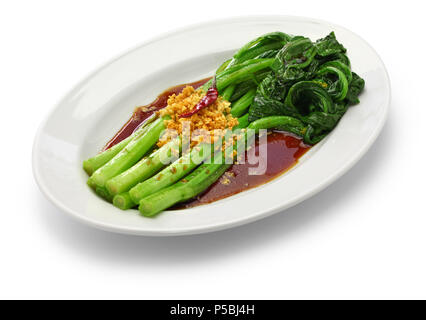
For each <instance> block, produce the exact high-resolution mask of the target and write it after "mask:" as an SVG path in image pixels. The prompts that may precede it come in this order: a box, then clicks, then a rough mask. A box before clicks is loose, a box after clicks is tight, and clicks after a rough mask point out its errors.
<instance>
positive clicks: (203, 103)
mask: <svg viewBox="0 0 426 320" xmlns="http://www.w3.org/2000/svg"><path fill="white" fill-rule="evenodd" d="M218 97H219V92H218V91H217V88H216V76H215V77H214V78H213V81H212V85H211V86H210V88H209V89H208V90H207V93H206V95H205V96H204V97H203V98H202V99H201V100H200V102H198V103H197V105H196V106H195V107H194V108H193V109H192V110H191V111H189V112H187V113H183V114H181V115H180V116H179V117H180V118H189V117H191V116H193V115H194V114H196V113H197V112H198V111H200V110H201V109H204V108H206V107H208V106H209V105H211V104H213V103H215V101H216V100H217V98H218Z"/></svg>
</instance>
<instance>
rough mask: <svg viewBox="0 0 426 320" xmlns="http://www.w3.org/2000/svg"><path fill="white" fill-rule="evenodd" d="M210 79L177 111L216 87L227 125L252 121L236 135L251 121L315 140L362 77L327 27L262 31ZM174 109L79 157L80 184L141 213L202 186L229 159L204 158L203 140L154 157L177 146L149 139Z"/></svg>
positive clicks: (246, 135)
mask: <svg viewBox="0 0 426 320" xmlns="http://www.w3.org/2000/svg"><path fill="white" fill-rule="evenodd" d="M214 79H215V80H216V81H212V80H210V81H209V82H207V83H206V84H205V85H204V86H203V87H202V89H201V90H203V92H204V94H207V96H206V97H205V98H204V100H201V101H202V103H199V104H198V105H197V106H195V107H194V108H193V109H192V110H187V111H186V113H181V114H180V117H181V118H192V117H197V115H196V113H197V112H200V111H201V110H202V109H204V108H206V107H207V106H210V105H212V104H213V103H218V101H216V100H217V98H218V96H217V93H219V95H220V96H219V100H220V101H219V102H220V103H222V107H223V104H224V103H225V105H226V103H227V104H228V105H229V103H231V107H230V112H229V114H228V115H227V116H226V119H230V118H232V119H234V120H233V121H234V122H235V123H236V122H238V126H235V127H234V128H233V130H234V132H236V131H237V130H239V129H242V128H249V129H255V130H254V131H253V130H251V131H250V130H245V131H243V133H242V134H241V135H240V138H242V139H243V140H250V139H252V138H253V136H254V133H253V132H258V130H259V129H278V130H282V131H287V132H290V133H292V134H295V135H297V136H299V137H301V138H302V139H303V141H304V142H305V143H307V144H316V143H318V142H319V141H321V140H322V139H323V138H324V137H325V136H326V135H327V134H328V133H330V132H331V131H332V130H333V129H334V128H335V127H336V125H337V124H338V122H339V120H340V119H341V118H342V116H343V115H344V114H345V112H346V111H347V109H348V107H349V106H351V105H354V104H357V103H358V102H359V100H358V96H359V94H360V93H361V91H362V90H363V88H364V80H363V79H362V78H361V77H359V76H358V75H357V74H356V73H354V72H352V71H351V65H350V60H349V58H348V56H347V55H346V49H345V48H344V46H343V45H342V44H340V43H339V42H338V41H337V39H336V36H335V34H334V33H333V32H332V33H330V34H329V35H327V36H326V37H324V38H322V39H319V40H317V41H316V42H312V41H311V40H310V39H309V38H306V37H303V36H290V35H287V34H285V33H282V32H272V33H269V34H265V35H263V36H261V37H258V38H256V39H254V40H253V41H250V42H249V43H247V44H246V45H244V46H243V47H242V48H241V49H239V50H238V51H237V52H236V53H235V54H234V56H233V57H232V58H231V59H229V60H227V61H225V62H224V63H223V64H222V65H221V66H220V67H219V68H218V69H217V70H216V74H215V77H214ZM209 92H210V96H209V94H208V93H209ZM213 98H214V99H213ZM228 101H229V102H228ZM228 109H229V108H228ZM219 110H222V109H219ZM188 111H190V112H188ZM216 111H217V110H216ZM203 112H204V111H203ZM194 115H195V116H194ZM220 115H221V116H222V115H223V114H222V111H220ZM176 117H177V118H179V117H178V115H176ZM176 117H175V116H174V115H173V114H172V115H170V114H167V115H165V114H164V113H163V115H162V116H161V115H160V113H158V114H157V115H156V119H154V118H151V119H150V121H147V122H146V123H145V124H144V125H143V126H141V127H140V128H138V130H136V131H135V132H134V133H133V134H132V135H131V136H130V137H128V138H127V139H125V140H123V141H122V142H120V143H119V144H117V145H115V146H113V147H112V148H111V149H108V150H106V151H104V152H102V153H100V154H98V155H96V156H95V157H92V158H90V159H88V160H86V161H84V163H83V168H84V169H85V171H86V172H87V173H88V174H89V176H90V178H89V180H88V185H89V186H91V187H92V188H93V189H94V190H95V191H96V193H97V194H98V195H100V196H102V197H103V198H105V199H107V200H108V201H111V202H113V204H114V205H115V206H117V207H119V208H121V209H128V208H132V207H135V206H139V210H140V211H141V213H142V214H143V215H145V216H154V215H156V214H157V213H159V212H161V211H162V210H164V209H167V208H168V207H170V206H173V205H174V204H176V203H178V202H182V201H185V200H188V199H191V198H193V197H195V196H197V195H198V194H199V193H201V192H203V191H204V190H205V189H207V188H208V187H209V186H210V185H211V184H212V183H214V182H215V181H216V180H217V179H218V178H219V177H220V176H221V175H222V174H223V173H224V172H225V171H226V170H227V169H228V168H229V167H230V166H231V164H232V163H231V164H229V163H227V162H226V161H222V162H221V163H206V161H205V160H206V159H207V158H208V157H210V156H211V155H212V154H216V153H217V150H213V149H211V148H208V149H207V151H200V150H199V149H195V148H193V149H192V150H191V151H190V152H189V153H187V154H185V155H182V156H181V157H180V158H179V157H176V158H175V159H173V161H170V163H171V164H170V165H169V164H165V163H163V162H162V161H160V158H161V155H168V156H169V157H170V156H171V155H172V154H173V152H172V151H173V150H175V151H176V149H177V153H178V154H179V153H180V152H181V151H182V137H180V136H178V137H177V138H175V139H174V140H172V141H170V142H169V143H167V144H165V145H159V146H158V147H156V146H157V142H158V141H159V139H160V135H161V133H162V131H163V130H164V129H165V128H166V127H167V126H166V124H165V123H166V122H167V121H171V120H170V118H174V119H176ZM222 118H223V117H222ZM236 118H238V121H237V119H236ZM210 122H211V121H210ZM200 145H201V144H200ZM227 151H230V153H231V154H232V155H233V156H231V157H233V159H234V160H235V159H236V158H237V156H238V155H239V154H240V153H241V152H244V150H237V149H236V146H235V145H231V146H226V148H225V150H224V154H226V152H227ZM221 153H222V152H221ZM193 155H194V156H196V157H197V159H198V160H197V161H194V160H193V159H192V156H193ZM222 156H224V155H222ZM186 158H188V159H186ZM183 160H188V161H189V162H183ZM203 162H204V163H203Z"/></svg>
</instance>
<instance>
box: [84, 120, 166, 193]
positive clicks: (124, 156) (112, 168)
mask: <svg viewBox="0 0 426 320" xmlns="http://www.w3.org/2000/svg"><path fill="white" fill-rule="evenodd" d="M164 129H165V125H164V118H159V119H157V120H155V121H154V122H153V123H152V124H150V125H149V127H148V128H147V130H146V131H145V132H142V133H140V134H138V135H136V136H135V137H134V139H133V140H132V141H131V142H130V143H129V144H128V145H127V146H126V147H125V148H124V149H123V150H121V151H120V152H119V153H118V154H117V155H116V156H115V157H114V158H112V159H111V160H110V161H109V162H108V163H106V164H105V165H104V166H103V167H101V168H99V169H98V170H96V171H95V172H94V173H93V175H92V176H91V177H90V178H89V179H90V180H91V182H90V183H93V184H95V185H96V186H99V187H104V186H105V183H106V182H107V181H108V180H109V179H111V178H113V177H115V176H117V175H119V174H120V173H122V172H124V171H125V170H127V169H129V168H130V167H131V166H133V165H134V164H135V163H136V162H137V161H139V160H140V159H141V158H142V157H143V156H144V155H145V153H146V152H148V151H149V150H150V148H151V147H152V146H153V145H154V144H155V143H156V142H157V141H158V139H159V137H160V134H161V133H162V131H163V130H164Z"/></svg>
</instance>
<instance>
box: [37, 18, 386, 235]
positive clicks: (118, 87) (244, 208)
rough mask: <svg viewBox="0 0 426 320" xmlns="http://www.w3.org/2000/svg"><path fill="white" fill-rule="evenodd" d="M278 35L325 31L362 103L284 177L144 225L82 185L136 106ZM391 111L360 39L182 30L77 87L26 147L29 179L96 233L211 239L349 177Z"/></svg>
mask: <svg viewBox="0 0 426 320" xmlns="http://www.w3.org/2000/svg"><path fill="white" fill-rule="evenodd" d="M271 31H283V32H286V33H289V34H295V35H304V36H308V37H310V38H311V39H312V40H316V39H318V38H321V37H324V36H325V35H327V34H328V33H329V32H330V31H335V32H336V36H337V38H338V40H339V41H340V42H342V43H343V44H344V45H345V46H346V48H347V49H348V54H349V57H350V59H351V62H352V68H353V70H354V71H355V72H357V73H358V74H359V75H360V76H362V77H363V78H364V79H365V81H366V89H365V91H364V92H363V94H362V95H361V97H360V100H361V103H360V104H359V105H357V106H354V107H351V108H350V109H349V111H348V112H347V113H346V115H345V116H344V117H343V119H342V120H341V121H340V123H339V125H338V126H337V127H336V128H335V129H334V131H333V132H332V133H331V134H329V135H328V136H327V138H326V139H324V140H323V141H322V142H321V143H320V144H318V145H316V146H315V147H314V148H312V149H311V150H310V151H309V152H308V153H307V154H305V156H303V157H302V159H301V160H300V161H299V163H298V165H296V166H295V167H294V168H293V169H292V170H290V171H289V172H287V173H286V174H284V175H282V176H281V177H279V178H277V179H275V180H273V181H271V182H270V183H267V184H265V185H263V186H260V187H258V188H255V189H251V190H249V191H246V192H242V193H240V194H237V195H235V196H232V197H229V198H226V199H223V200H220V201H217V202H215V203H212V204H209V205H204V206H199V207H196V208H191V209H186V210H174V211H166V212H163V213H161V214H160V215H158V216H157V217H156V218H153V219H149V218H144V217H141V216H139V215H138V212H137V211H136V210H128V211H125V212H124V211H121V210H119V209H117V208H115V207H113V206H112V205H111V204H109V203H106V202H104V201H103V200H101V199H100V198H98V197H97V196H96V195H95V194H94V193H93V192H92V191H91V190H90V189H89V187H87V185H86V180H87V176H86V174H85V172H84V171H83V170H82V161H83V159H86V158H88V157H89V156H92V155H93V154H95V153H96V152H97V151H98V150H100V148H101V147H102V146H103V145H104V144H105V143H106V142H107V140H108V139H109V138H110V137H111V136H112V135H113V134H114V133H115V132H117V131H118V129H120V128H121V126H122V125H123V124H124V123H125V122H126V121H127V119H128V118H129V117H130V115H131V114H132V111H133V109H134V107H135V106H137V105H143V104H147V103H149V102H151V101H152V100H153V99H154V98H155V97H156V96H157V95H158V94H159V93H161V92H162V91H163V90H165V89H167V88H168V87H170V86H173V85H177V84H181V83H188V82H191V81H194V80H198V79H202V78H204V77H207V76H209V75H211V74H213V71H214V70H215V69H216V68H217V67H218V66H219V65H220V64H221V63H222V62H223V61H224V60H225V59H227V58H229V57H231V56H232V53H233V52H234V51H235V50H236V49H238V48H239V47H241V46H242V45H243V44H245V43H246V42H247V41H249V40H251V39H253V38H255V37H256V36H259V35H261V34H263V33H267V32H271ZM389 101H390V85H389V78H388V75H387V72H386V69H385V67H384V65H383V63H382V61H381V59H380V58H379V56H378V55H377V54H376V52H375V51H374V50H373V49H372V48H371V47H370V46H369V45H368V44H367V43H366V42H365V41H364V40H363V39H361V38H360V37H359V36H357V35H355V34H354V33H352V32H350V31H349V30H346V29H344V28H342V27H340V26H336V25H333V24H330V23H327V22H323V21H318V20H313V19H309V18H299V17H286V16H263V17H243V18H234V19H227V20H221V21H213V22H209V23H204V24H200V25H197V26H191V27H188V28H185V29H182V30H180V31H176V32H172V33H169V34H167V35H163V36H161V37H158V38H156V39H153V40H151V41H149V42H146V43H145V44H143V45H141V46H139V47H137V48H136V49H133V50H131V51H129V52H128V53H126V54H124V55H122V56H120V57H118V58H116V59H114V60H112V61H111V62H109V63H107V64H106V65H105V66H103V67H101V68H100V69H99V70H97V71H96V72H94V73H92V74H91V75H90V76H89V77H88V78H86V79H85V80H83V81H82V82H81V83H80V84H78V85H77V86H76V87H75V88H74V89H73V90H72V91H71V92H70V93H69V94H68V95H67V96H66V97H65V98H64V99H63V100H62V101H61V102H60V103H59V104H58V105H57V106H56V107H55V108H54V110H53V111H52V112H51V113H50V114H49V116H48V117H47V119H46V120H45V122H44V123H43V124H42V125H41V127H40V129H39V132H38V133H37V136H36V138H35V143H34V149H33V171H34V175H35V178H36V180H37V182H38V184H39V186H40V189H41V190H42V191H43V193H44V194H45V195H46V196H47V198H48V199H50V200H51V201H52V202H53V203H54V204H55V205H57V206H58V207H59V208H61V209H62V210H63V211H65V212H67V213H69V214H70V215H72V216H73V217H75V218H77V219H78V220H80V221H82V222H85V223H87V224H89V225H92V226H94V227H98V228H101V229H104V230H109V231H114V232H120V233H129V234H137V235H150V236H154V235H155V236H166V235H183V234H194V233H203V232H210V231H215V230H220V229H225V228H230V227H234V226H238V225H242V224H245V223H248V222H252V221H255V220H258V219H261V218H264V217H266V216H269V215H271V214H273V213H276V212H278V211H281V210H284V209H286V208H288V207H290V206H293V205H295V204H296V203H298V202H300V201H302V200H304V199H306V198H308V197H310V196H312V195H314V194H315V193H317V192H319V191H320V190H322V189H324V188H325V187H326V186H328V185H329V184H331V183H332V182H333V181H335V180H336V179H337V178H338V177H340V176H341V175H342V174H343V173H345V172H346V171H347V170H349V169H350V168H351V167H352V166H353V165H354V164H355V163H356V162H357V161H358V160H359V159H360V158H361V157H362V156H363V155H364V154H365V153H366V151H367V150H368V148H369V147H370V146H371V145H372V143H373V142H374V140H375V139H376V137H377V136H378V134H379V132H380V130H381V129H382V127H383V124H384V122H385V120H386V115H387V111H388V107H389Z"/></svg>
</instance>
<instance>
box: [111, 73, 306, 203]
mask: <svg viewBox="0 0 426 320" xmlns="http://www.w3.org/2000/svg"><path fill="white" fill-rule="evenodd" d="M209 80H210V78H206V79H203V80H200V81H197V82H192V83H187V84H182V85H178V86H175V87H171V88H169V89H167V90H166V91H164V92H163V93H162V94H160V95H159V96H158V97H157V99H156V100H155V101H154V102H152V103H151V104H149V105H147V106H145V107H143V108H142V107H138V108H136V109H135V111H134V112H133V115H132V117H131V118H130V119H129V120H128V121H127V122H126V123H125V124H124V126H123V127H122V128H121V129H120V130H119V131H118V132H117V133H116V134H115V136H114V137H113V138H112V139H111V140H110V141H109V142H108V143H107V144H106V145H105V147H104V150H106V149H108V148H111V147H112V146H114V145H115V144H117V143H119V142H120V141H122V140H124V139H126V138H127V137H128V136H130V135H131V134H132V133H133V132H134V131H135V129H136V128H137V127H138V126H140V125H141V124H142V123H143V122H144V121H145V120H146V119H148V118H149V117H150V116H151V115H152V114H153V113H154V112H156V111H158V110H160V109H162V108H164V107H166V106H167V99H168V98H169V96H171V95H172V94H176V95H177V94H179V93H181V92H182V90H183V89H184V88H185V87H186V86H192V87H194V88H195V89H197V88H199V87H201V86H202V85H203V84H205V83H206V82H207V81H209ZM147 110H149V111H147ZM256 140H257V139H256ZM255 148H256V149H255V150H256V155H259V153H258V150H259V144H258V141H256V145H255ZM309 148H310V146H307V145H305V144H304V143H303V141H302V139H300V138H298V137H295V136H293V135H291V134H288V133H285V132H277V131H274V132H271V133H270V134H268V137H267V159H266V161H267V168H266V172H265V173H264V174H263V175H249V174H248V173H249V168H250V167H256V166H257V165H256V164H254V165H251V164H249V163H248V162H247V155H245V160H246V161H245V163H242V164H234V165H232V166H231V167H230V168H229V169H228V170H227V171H226V172H225V174H224V175H223V176H222V177H221V178H220V179H219V180H218V181H216V182H215V183H214V184H212V185H211V186H210V187H209V188H208V189H207V190H206V191H204V192H203V193H202V194H200V195H199V196H197V197H196V198H194V199H192V200H189V201H187V202H185V203H181V204H178V205H176V206H174V207H173V208H172V209H182V208H191V207H195V206H198V205H202V204H207V203H211V202H213V201H217V200H220V199H223V198H227V197H229V196H232V195H234V194H237V193H239V192H242V191H244V190H248V189H251V188H254V187H257V186H259V185H262V184H264V183H267V182H269V181H271V180H272V179H274V178H276V177H278V176H279V175H281V174H283V173H284V172H286V171H287V170H289V169H290V168H291V167H292V166H294V165H295V164H296V163H297V161H298V159H299V158H300V157H301V156H303V155H304V154H305V152H306V151H308V150H309Z"/></svg>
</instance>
